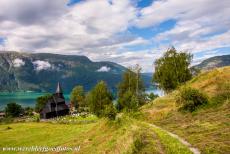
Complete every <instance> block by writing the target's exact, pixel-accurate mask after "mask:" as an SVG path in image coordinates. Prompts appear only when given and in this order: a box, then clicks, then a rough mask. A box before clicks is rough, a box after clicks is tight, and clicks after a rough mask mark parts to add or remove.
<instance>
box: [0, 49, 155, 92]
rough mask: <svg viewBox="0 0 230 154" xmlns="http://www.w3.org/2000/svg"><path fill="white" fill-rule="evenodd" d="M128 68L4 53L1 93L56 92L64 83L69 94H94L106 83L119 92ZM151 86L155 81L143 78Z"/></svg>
mask: <svg viewBox="0 0 230 154" xmlns="http://www.w3.org/2000/svg"><path fill="white" fill-rule="evenodd" d="M125 70H126V68H125V67H124V66H122V65H119V64H117V63H114V62H107V61H102V62H93V61H91V60H90V59H89V58H88V57H86V56H78V55H60V54H51V53H25V52H15V51H10V52H0V74H2V76H1V77H0V83H1V84H0V91H8V92H14V91H41V92H43V91H44V92H52V91H54V89H55V87H56V84H57V82H61V84H62V86H63V89H64V90H65V92H70V91H71V90H72V88H73V86H75V85H83V86H84V87H85V89H86V91H88V90H90V89H91V88H92V87H93V86H94V85H95V84H96V83H97V82H98V81H100V80H104V81H105V82H106V83H107V84H108V86H109V88H110V89H111V90H112V91H116V86H117V83H118V82H119V81H120V80H121V77H122V73H123V72H124V71H125ZM143 78H144V80H145V81H146V80H147V82H146V83H148V82H149V81H150V80H151V79H150V77H148V76H143Z"/></svg>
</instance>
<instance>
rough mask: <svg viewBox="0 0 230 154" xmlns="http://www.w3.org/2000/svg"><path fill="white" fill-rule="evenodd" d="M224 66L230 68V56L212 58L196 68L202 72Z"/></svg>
mask: <svg viewBox="0 0 230 154" xmlns="http://www.w3.org/2000/svg"><path fill="white" fill-rule="evenodd" d="M223 66H230V55H223V56H215V57H211V58H208V59H206V60H204V61H203V62H201V63H200V64H198V65H196V66H194V67H195V68H198V69H201V70H212V69H214V68H219V67H223Z"/></svg>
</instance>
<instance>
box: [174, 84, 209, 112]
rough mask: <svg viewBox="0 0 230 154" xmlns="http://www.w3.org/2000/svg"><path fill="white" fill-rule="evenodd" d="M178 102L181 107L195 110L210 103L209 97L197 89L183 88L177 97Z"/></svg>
mask: <svg viewBox="0 0 230 154" xmlns="http://www.w3.org/2000/svg"><path fill="white" fill-rule="evenodd" d="M177 103H178V104H180V105H181V107H180V109H182V110H185V111H189V112H193V111H195V110H196V109H197V108H198V107H200V106H202V105H205V104H207V103H208V97H207V96H206V95H205V94H204V93H202V92H200V91H199V90H197V89H193V88H190V87H189V88H186V87H185V88H182V89H181V90H180V92H179V97H178V98H177Z"/></svg>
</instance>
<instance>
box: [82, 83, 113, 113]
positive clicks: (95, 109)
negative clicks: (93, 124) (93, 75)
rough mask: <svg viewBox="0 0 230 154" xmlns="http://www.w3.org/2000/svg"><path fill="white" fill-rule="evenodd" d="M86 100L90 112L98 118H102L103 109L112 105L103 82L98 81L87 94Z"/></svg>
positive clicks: (110, 96) (108, 92) (110, 95)
mask: <svg viewBox="0 0 230 154" xmlns="http://www.w3.org/2000/svg"><path fill="white" fill-rule="evenodd" d="M86 100H87V103H88V104H89V108H90V111H91V112H92V113H94V114H95V115H97V116H98V117H103V116H104V115H105V109H106V108H107V107H108V106H111V105H113V103H112V100H113V98H112V94H111V93H110V91H109V89H108V87H107V85H106V83H105V82H104V81H100V82H99V83H98V84H97V85H96V86H95V87H94V88H93V89H92V90H91V91H90V92H89V93H88V95H87V98H86ZM107 115H108V114H107Z"/></svg>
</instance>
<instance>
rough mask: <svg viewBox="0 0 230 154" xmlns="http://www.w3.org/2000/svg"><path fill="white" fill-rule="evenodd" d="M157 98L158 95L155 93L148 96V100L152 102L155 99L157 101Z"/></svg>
mask: <svg viewBox="0 0 230 154" xmlns="http://www.w3.org/2000/svg"><path fill="white" fill-rule="evenodd" d="M157 97H159V96H158V95H157V94H154V93H150V94H149V95H148V99H149V100H151V101H153V100H154V99H156V98H157Z"/></svg>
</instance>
